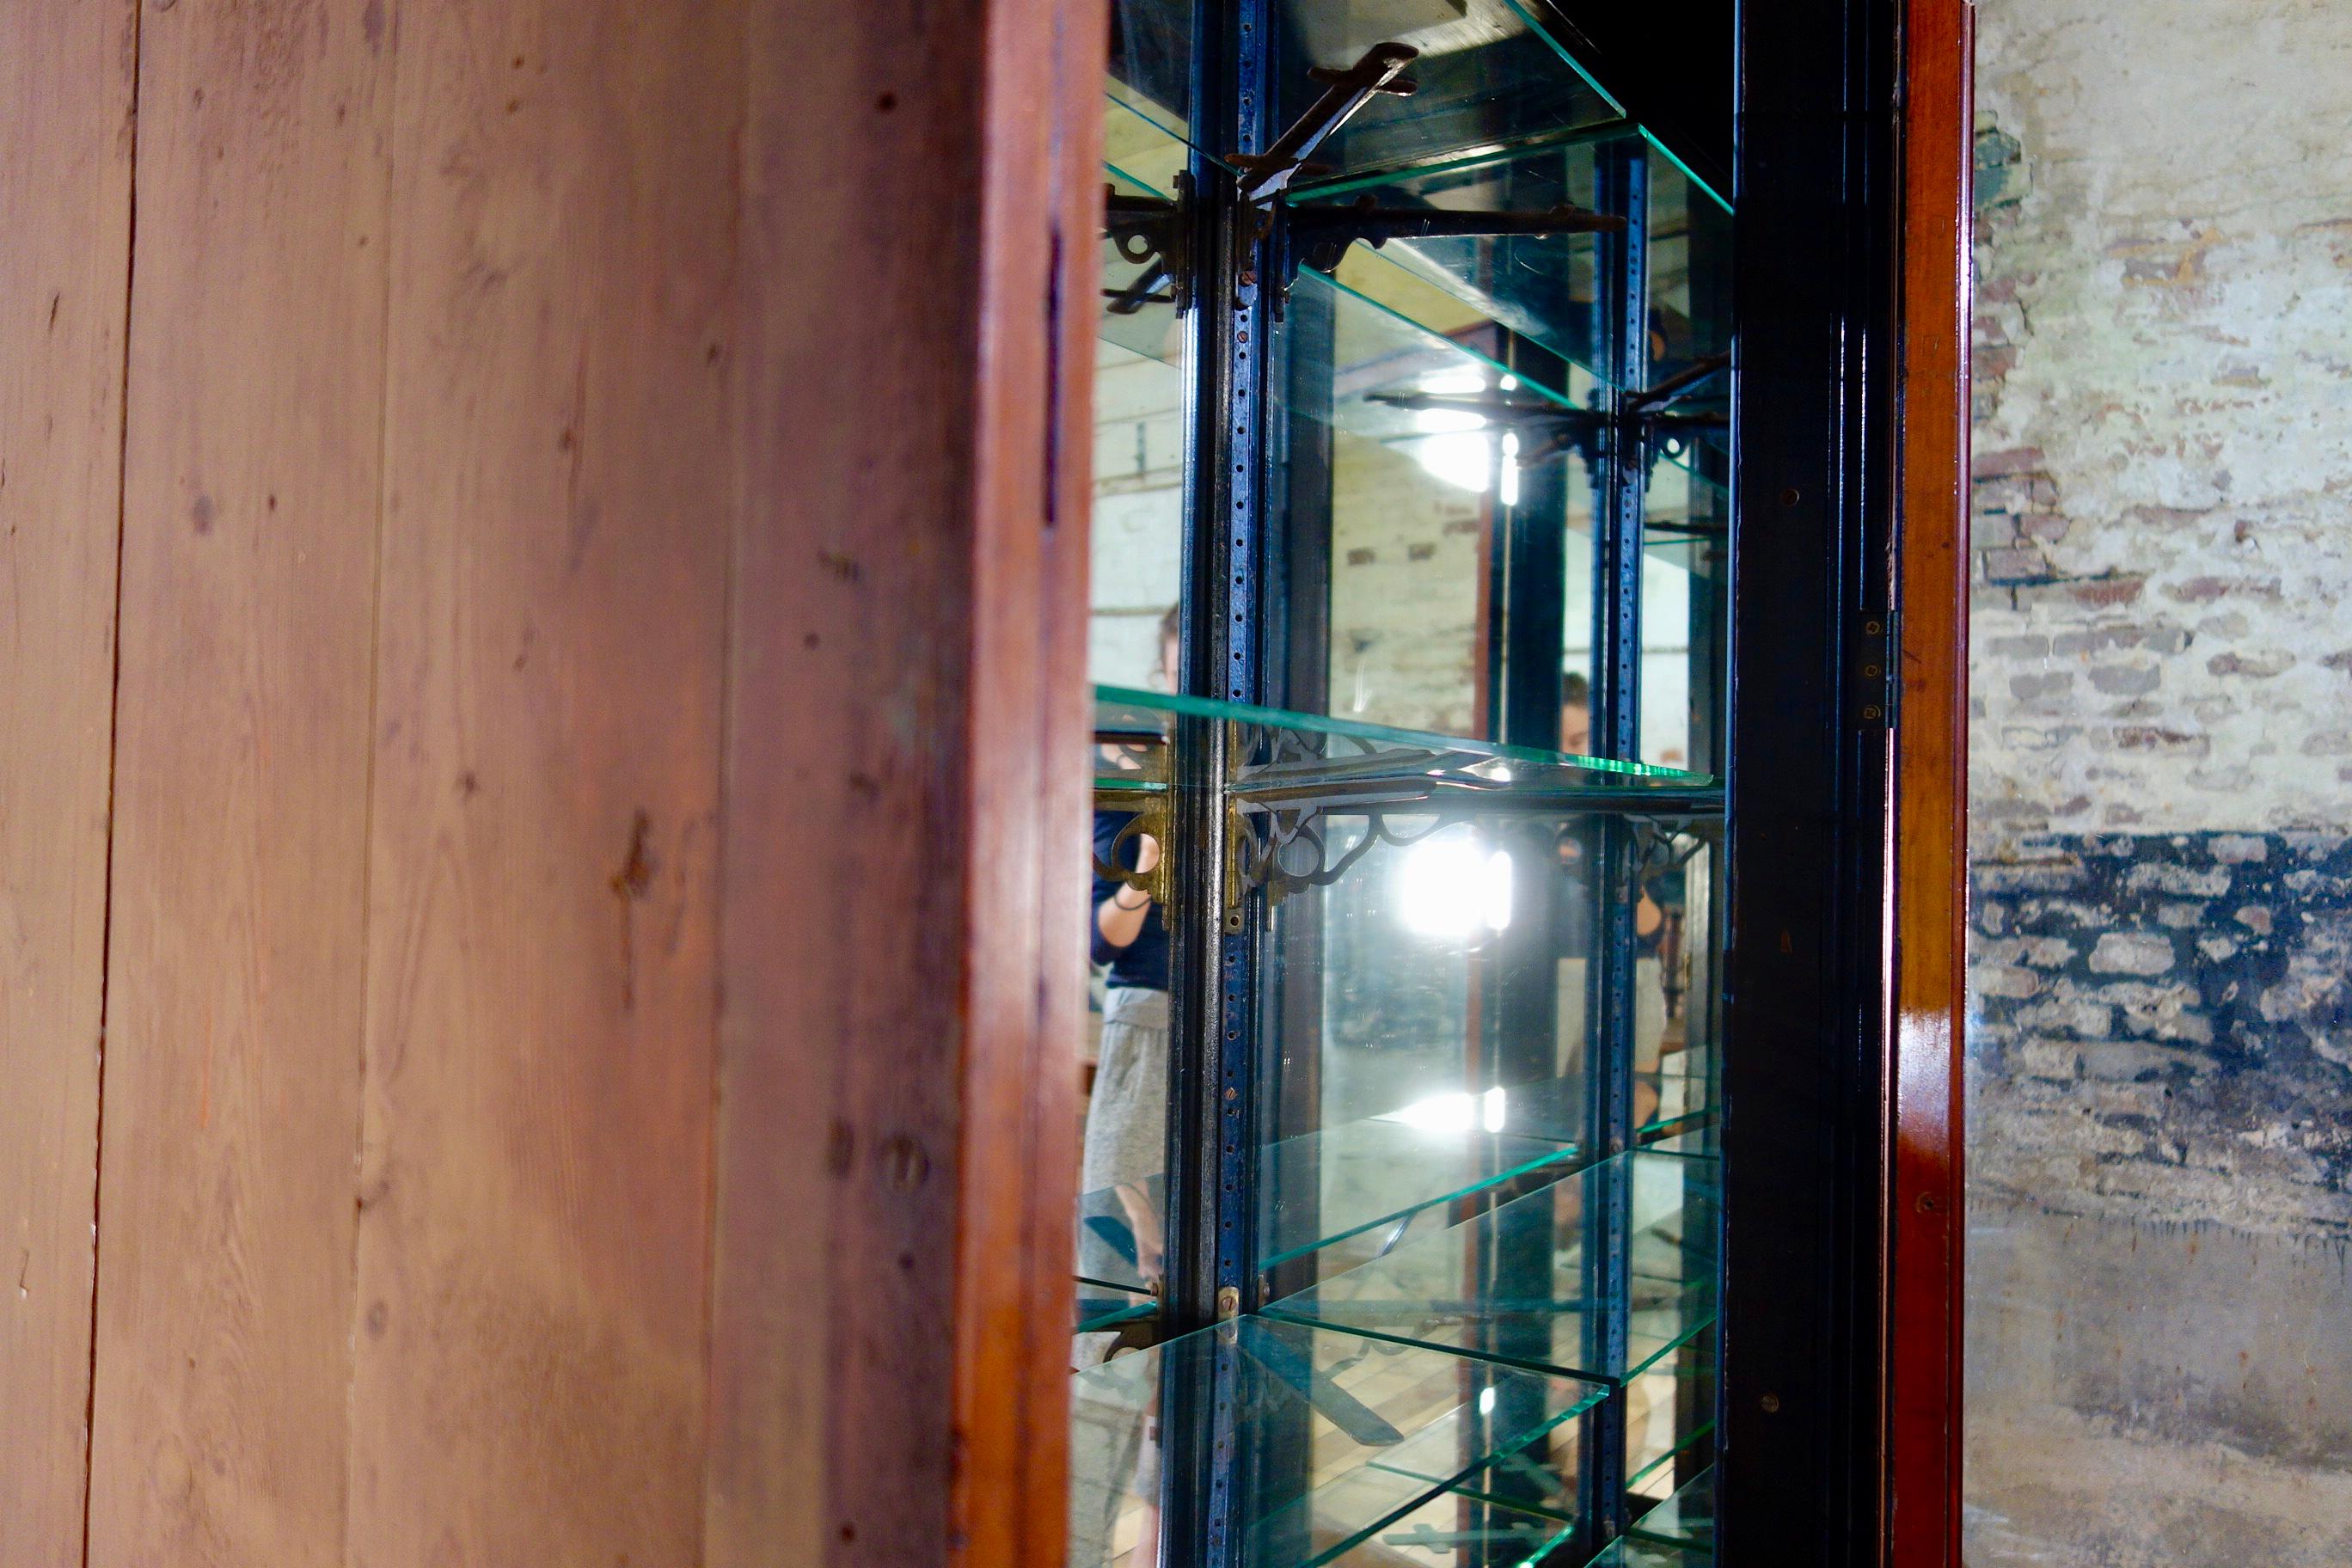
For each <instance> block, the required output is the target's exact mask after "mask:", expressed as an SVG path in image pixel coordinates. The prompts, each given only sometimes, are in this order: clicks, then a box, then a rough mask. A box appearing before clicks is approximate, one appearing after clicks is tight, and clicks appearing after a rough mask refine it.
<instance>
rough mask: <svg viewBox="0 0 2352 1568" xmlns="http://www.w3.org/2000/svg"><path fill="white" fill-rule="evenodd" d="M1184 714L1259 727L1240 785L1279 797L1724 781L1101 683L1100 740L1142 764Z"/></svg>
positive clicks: (1647, 789)
mask: <svg viewBox="0 0 2352 1568" xmlns="http://www.w3.org/2000/svg"><path fill="white" fill-rule="evenodd" d="M1178 718H1195V719H1218V720H1223V721H1227V722H1229V723H1234V724H1240V725H1244V726H1247V727H1249V729H1251V730H1253V731H1258V733H1256V734H1254V735H1251V736H1249V737H1247V741H1248V742H1249V744H1248V750H1247V751H1246V752H1245V754H1244V760H1243V761H1242V763H1240V765H1239V767H1238V769H1237V771H1236V776H1235V779H1234V784H1233V793H1234V794H1235V795H1239V796H1241V797H1243V798H1244V799H1262V800H1279V799H1282V798H1284V797H1285V796H1286V795H1293V794H1296V793H1297V790H1298V789H1299V788H1300V787H1301V786H1306V785H1314V786H1320V785H1321V784H1326V783H1329V782H1332V781H1334V780H1341V781H1344V782H1351V783H1382V784H1393V783H1418V784H1422V785H1431V784H1437V785H1453V786H1458V787H1459V788H1461V789H1464V790H1470V791H1478V790H1484V791H1494V790H1499V789H1502V788H1504V787H1506V786H1508V787H1509V790H1510V794H1511V795H1512V796H1513V797H1514V798H1515V799H1517V800H1520V801H1528V800H1530V799H1541V798H1543V795H1544V792H1545V791H1554V792H1577V791H1590V792H1593V793H1596V794H1601V793H1609V792H1617V791H1625V790H1631V791H1635V792H1641V793H1644V794H1654V795H1657V796H1658V797H1659V799H1660V801H1661V803H1662V809H1667V810H1675V811H1679V810H1682V809H1684V807H1685V797H1691V798H1698V797H1703V796H1706V795H1707V793H1708V792H1711V791H1716V790H1717V788H1718V781H1717V779H1715V778H1714V777H1713V776H1712V775H1709V774H1706V773H1691V772H1689V771H1687V770H1685V769H1681V768H1665V767H1654V766H1651V765H1650V764H1647V763H1622V762H1612V761H1610V760H1609V759H1607V758H1602V757H1582V756H1573V755H1570V754H1569V753H1567V752H1547V751H1541V750H1538V749H1537V748H1535V747H1532V746H1507V745H1504V744H1502V743H1500V742H1494V741H1477V740H1470V739H1467V738H1465V737H1461V736H1455V735H1445V734H1439V733H1435V732H1433V731H1422V730H1409V729H1403V728H1400V727H1397V726H1394V725H1387V724H1376V723H1367V722H1363V721H1358V720H1352V719H1339V718H1331V717H1328V716H1326V715H1323V714H1318V713H1298V712H1293V711H1290V710H1286V709H1279V708H1261V707H1256V706H1254V705H1252V704H1250V703H1245V702H1224V701H1218V700H1213V699H1207V698H1199V697H1179V696H1173V695H1171V694H1169V693H1166V692H1152V691H1140V690H1136V689H1131V688H1126V687H1118V686H1097V687H1096V688H1095V737H1094V738H1095V742H1096V744H1097V747H1098V748H1099V747H1102V746H1114V745H1115V746H1126V747H1129V748H1132V749H1133V750H1134V752H1136V754H1137V756H1138V759H1139V762H1140V759H1141V758H1142V757H1143V756H1144V755H1146V754H1148V753H1149V752H1150V751H1151V749H1152V748H1154V747H1155V746H1158V745H1160V744H1161V743H1162V742H1164V740H1165V738H1166V737H1168V736H1170V735H1171V733H1172V732H1173V731H1174V728H1175V724H1174V721H1176V720H1177V719H1178ZM1097 755H1098V757H1099V755H1100V753H1099V752H1097ZM1107 774H1108V775H1110V776H1112V778H1113V782H1114V784H1116V785H1118V787H1128V788H1134V787H1139V786H1140V785H1141V784H1146V783H1149V782H1151V780H1152V779H1153V778H1154V777H1155V776H1157V775H1154V774H1151V773H1149V772H1148V771H1147V770H1146V769H1145V768H1143V767H1142V766H1140V765H1139V767H1138V768H1136V769H1135V770H1132V771H1129V770H1126V769H1124V768H1120V769H1118V770H1112V769H1109V768H1108V767H1098V768H1097V772H1096V787H1097V789H1100V788H1102V787H1104V781H1105V777H1106V775H1107ZM1120 781H1125V782H1124V783H1121V782H1120ZM1708 804H1713V805H1719V804H1720V802H1719V799H1717V800H1714V801H1712V802H1709V801H1706V800H1704V799H1702V800H1700V805H1702V807H1704V806H1705V805H1708ZM1555 808H1556V807H1555Z"/></svg>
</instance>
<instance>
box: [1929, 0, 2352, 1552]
mask: <svg viewBox="0 0 2352 1568" xmlns="http://www.w3.org/2000/svg"><path fill="white" fill-rule="evenodd" d="M1979 17H1980V37H1979V127H1978V142H1977V169H1978V179H1979V252H1978V258H1977V261H1978V291H1979V309H1978V317H1977V323H1976V373H1977V393H1976V406H1975V416H1976V426H1977V428H1976V440H1977V457H1976V461H1975V471H1974V476H1973V477H1974V485H1973V490H1974V513H1975V515H1974V536H1973V540H1972V543H1973V548H1974V552H1975V554H1974V561H1975V567H1976V581H1977V588H1976V593H1975V614H1974V626H1973V637H1974V644H1975V653H1974V658H1975V668H1974V669H1973V671H1972V681H1971V699H1972V712H1973V715H1974V722H1973V725H1972V732H1971V736H1970V746H1971V753H1972V756H1971V781H1970V784H1971V793H1972V824H1973V827H1972V836H1973V843H1972V846H1971V854H1972V859H1973V861H1974V880H1975V885H1976V903H1975V910H1974V933H1973V949H1972V969H1971V980H1972V989H1973V998H1972V1000H1973V1013H1974V1018H1973V1025H1972V1029H1971V1035H1970V1058H1971V1062H1970V1066H1971V1104H1970V1150H1969V1160H1970V1166H1971V1185H1972V1201H1973V1211H1974V1212H1973V1216H1972V1229H1971V1236H1972V1243H1971V1273H1970V1281H1971V1283H1970V1312H1971V1335H1970V1352H1971V1358H1972V1359H1971V1366H1970V1373H1969V1390H1970V1404H1969V1424H1970V1434H1971V1441H1970V1474H1969V1504H1970V1518H1971V1527H1970V1542H1969V1561H1970V1562H1971V1563H1973V1564H1975V1565H1976V1568H1990V1565H1991V1564H1997V1563H2036V1564H2072V1563H2084V1564H2100V1565H2102V1568H2126V1565H2130V1568H2137V1565H2138V1564H2142V1563H2146V1564H2151V1565H2153V1564H2157V1563H2164V1564H2168V1565H2169V1564H2200V1563H2237V1562H2241V1561H2261V1562H2265V1563H2297V1564H2300V1563H2310V1564H2315V1565H2316V1564H2321V1563H2326V1564H2342V1563H2352V1509H2347V1506H2346V1505H2347V1501H2352V1484H2347V1483H2345V1481H2344V1478H2343V1477H2342V1476H2341V1475H2340V1474H2339V1473H2337V1472H2340V1471H2341V1470H2342V1469H2343V1468H2345V1467H2346V1465H2347V1461H2352V1353H2347V1350H2346V1347H2347V1346H2352V1275H2347V1262H2346V1248H2347V1241H2352V1194H2347V1179H2352V847H2347V833H2348V832H2352V609H2347V603H2346V601H2347V595H2352V178H2347V176H2346V174H2345V173H2344V152H2343V144H2344V139H2345V135H2346V131H2347V126H2352V6H2345V5H2338V4H2332V3H2329V0H2152V3H2151V4H2147V5H2137V6H2124V7H2117V6H2109V5H2098V4H2094V3H2092V0H1979ZM2217 1260H2226V1262H2225V1263H2224V1262H2217Z"/></svg>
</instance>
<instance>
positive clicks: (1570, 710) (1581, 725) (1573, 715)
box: [1559, 669, 1592, 757]
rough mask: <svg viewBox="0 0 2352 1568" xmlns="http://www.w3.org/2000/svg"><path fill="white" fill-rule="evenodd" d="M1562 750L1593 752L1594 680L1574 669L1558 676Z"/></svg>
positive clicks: (1580, 754) (1575, 754) (1574, 754)
mask: <svg viewBox="0 0 2352 1568" xmlns="http://www.w3.org/2000/svg"><path fill="white" fill-rule="evenodd" d="M1559 749H1560V750H1561V751H1563V752H1567V753H1568V754H1569V755H1570V756H1571V757H1583V756H1590V755H1591V752H1592V683H1591V681H1589V680H1587V679H1584V677H1582V676H1581V675H1579V674H1578V673H1577V672H1576V671H1574V670H1572V669H1571V670H1570V671H1569V672H1568V673H1567V674H1566V675H1563V676H1561V677H1560V678H1559Z"/></svg>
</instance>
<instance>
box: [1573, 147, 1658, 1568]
mask: <svg viewBox="0 0 2352 1568" xmlns="http://www.w3.org/2000/svg"><path fill="white" fill-rule="evenodd" d="M1596 156H1597V157H1598V159H1599V165H1598V170H1597V179H1596V184H1597V186H1598V193H1599V196H1600V202H1601V210H1602V211H1604V212H1607V213H1610V214H1612V215H1614V216H1621V217H1622V218H1623V219H1624V220H1625V226H1624V228H1623V230H1622V232H1620V233H1618V234H1615V235H1612V236H1605V237H1603V240H1602V246H1601V258H1602V266H1601V280H1600V281H1601V310H1600V311H1599V312H1598V318H1599V322H1600V325H1601V331H1602V333H1603V339H1602V342H1601V343H1600V344H1599V345H1598V347H1599V349H1600V350H1601V352H1600V353H1599V355H1598V356H1597V357H1598V358H1599V359H1600V361H1601V365H1602V366H1603V368H1604V370H1605V371H1606V374H1607V380H1608V385H1607V386H1606V388H1605V389H1604V391H1603V393H1602V398H1603V405H1604V407H1605V408H1606V409H1607V411H1608V413H1609V416H1610V419H1609V422H1608V427H1607V431H1606V433H1605V435H1604V437H1603V438H1602V447H1601V463H1600V464H1599V465H1598V468H1599V472H1598V474H1597V476H1596V477H1597V479H1598V481H1599V484H1598V488H1599V489H1600V494H1599V496H1598V497H1597V498H1596V500H1597V502H1598V504H1597V506H1596V509H1595V510H1596V513H1597V516H1596V528H1595V531H1594V541H1593V584H1592V600H1593V617H1594V626H1593V645H1592V647H1593V660H1592V742H1593V750H1594V751H1596V752H1600V753H1601V754H1602V755H1604V756H1610V757H1615V758H1620V759H1623V760H1629V761H1631V760H1638V759H1639V757H1640V755H1641V722H1642V697H1641V691H1642V501H1643V490H1644V489H1645V488H1646V483H1647V479H1648V458H1649V452H1648V442H1647V440H1646V439H1645V437H1643V432H1642V430H1641V428H1640V426H1639V425H1638V423H1637V422H1636V421H1634V420H1633V419H1630V418H1628V417H1627V412H1628V406H1629V404H1630V403H1631V400H1632V398H1633V395H1634V394H1636V393H1638V392H1640V391H1641V390H1642V389H1643V387H1644V386H1645V385H1646V384H1647V383H1648V377H1649V367H1650V353H1649V267H1648V259H1649V163H1648V153H1647V150H1646V149H1645V148H1644V147H1643V146H1642V145H1641V144H1639V143H1634V142H1615V143H1611V144H1609V145H1606V146H1603V147H1601V148H1600V149H1599V150H1598V151H1597V153H1596ZM1586 842H1587V843H1588V845H1589V846H1590V847H1591V855H1592V861H1593V865H1594V875H1593V877H1592V886H1593V889H1594V892H1595V895H1596V897H1597V900H1598V907H1597V908H1596V909H1595V910H1594V920H1593V927H1592V929H1593V942H1592V950H1591V951H1592V956H1591V963H1590V965H1589V974H1588V986H1589V989H1588V994H1587V1007H1588V1012H1587V1017H1588V1019H1589V1031H1590V1032H1589V1037H1588V1044H1587V1047H1586V1050H1587V1055H1586V1075H1587V1077H1586V1100H1585V1116H1586V1122H1585V1127H1586V1139H1587V1147H1588V1149H1589V1150H1590V1151H1591V1154H1592V1155H1593V1157H1594V1158H1596V1159H1597V1160H1598V1161H1600V1162H1601V1163H1599V1164H1597V1165H1596V1166H1595V1167H1594V1168H1593V1172H1592V1174H1591V1177H1590V1178H1589V1180H1588V1182H1587V1185H1586V1189H1585V1202H1586V1208H1585V1214H1584V1226H1583V1230H1584V1247H1583V1269H1582V1274H1583V1279H1582V1282H1581V1283H1582V1287H1583V1299H1584V1300H1585V1302H1586V1303H1587V1312H1586V1318H1585V1339H1586V1347H1585V1348H1586V1353H1587V1354H1588V1356H1590V1357H1591V1364H1593V1365H1596V1366H1600V1367H1603V1368H1606V1369H1611V1370H1614V1369H1616V1368H1618V1367H1621V1366H1622V1365H1623V1364H1624V1362H1625V1359H1626V1353H1627V1342H1628V1338H1629V1333H1628V1324H1629V1300H1630V1296H1631V1289H1632V1279H1631V1272H1632V1271H1631V1268H1630V1258H1629V1257H1628V1252H1629V1248H1630V1245H1631V1237H1630V1234H1629V1232H1630V1229H1631V1217H1632V1211H1633V1182H1632V1173H1631V1171H1630V1170H1628V1169H1627V1165H1626V1162H1625V1161H1624V1160H1623V1159H1622V1158H1620V1156H1622V1155H1624V1154H1625V1153H1626V1152H1627V1151H1628V1150H1629V1149H1631V1148H1632V1146H1633V1065H1634V1049H1635V1045H1636V1038H1635V1016H1636V1010H1635V1003H1634V988H1633V982H1634V973H1635V963H1636V959H1637V952H1636V949H1635V941H1636V935H1635V929H1634V928H1635V921H1634V910H1635V905H1636V903H1637V901H1638V900H1639V897H1640V892H1641V883H1640V879H1639V877H1638V874H1637V865H1638V859H1639V855H1640V847H1639V842H1638V839H1637V837H1636V835H1635V833H1634V831H1633V826H1632V825H1631V824H1630V823H1628V822H1627V821H1625V820H1624V819H1622V818H1618V817H1613V816H1612V817H1609V818H1605V819H1602V820H1601V821H1599V822H1598V823H1596V824H1595V825H1594V826H1592V828H1591V831H1590V833H1589V834H1588V837H1587V839H1586ZM1625 1417H1626V1401H1625V1399H1624V1397H1623V1395H1622V1394H1619V1395H1618V1396H1617V1397H1614V1398H1612V1399H1611V1400H1610V1401H1609V1402H1608V1403H1607V1404H1605V1405H1602V1406H1601V1407H1600V1409H1599V1410H1597V1411H1595V1412H1594V1413H1593V1414H1592V1415H1590V1416H1588V1417H1586V1424H1585V1437H1586V1442H1585V1445H1584V1447H1583V1449H1582V1452H1583V1455H1584V1474H1583V1478H1582V1480H1583V1505H1584V1522H1585V1526H1586V1530H1587V1531H1588V1536H1587V1542H1588V1547H1597V1546H1599V1545H1600V1544H1601V1543H1603V1542H1608V1541H1610V1540H1612V1539H1614V1538H1615V1537H1616V1536H1617V1535H1619V1534H1620V1533H1622V1531H1623V1530H1624V1527H1625V1524H1626V1518H1625V1474H1626V1466H1627V1454H1626V1442H1627V1432H1626V1420H1625Z"/></svg>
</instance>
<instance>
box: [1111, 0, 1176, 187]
mask: <svg viewBox="0 0 2352 1568" xmlns="http://www.w3.org/2000/svg"><path fill="white" fill-rule="evenodd" d="M1110 18H1111V25H1110V68H1109V70H1108V73H1107V79H1106V81H1105V82H1104V93H1105V96H1106V97H1107V98H1108V100H1109V102H1110V106H1111V109H1112V110H1113V111H1114V112H1117V113H1119V114H1122V115H1127V116H1131V117H1133V118H1134V119H1137V120H1140V121H1144V122H1145V123H1146V124H1149V125H1150V126H1151V127H1152V128H1153V129H1155V130H1157V131H1159V132H1160V133H1161V134H1162V135H1163V136H1168V137H1171V138H1174V139H1176V140H1179V141H1181V140H1183V139H1184V138H1186V137H1188V136H1189V135H1191V133H1192V29H1193V26H1194V24H1193V16H1192V0H1112V5H1111V7H1110ZM1108 145H1109V147H1110V148H1111V149H1112V150H1113V156H1112V161H1113V162H1117V161H1118V160H1117V157H1116V151H1117V149H1118V146H1119V142H1118V141H1117V140H1116V139H1114V140H1112V141H1111V142H1109V143H1108Z"/></svg>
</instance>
